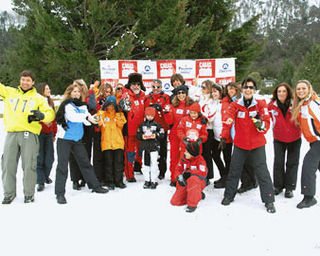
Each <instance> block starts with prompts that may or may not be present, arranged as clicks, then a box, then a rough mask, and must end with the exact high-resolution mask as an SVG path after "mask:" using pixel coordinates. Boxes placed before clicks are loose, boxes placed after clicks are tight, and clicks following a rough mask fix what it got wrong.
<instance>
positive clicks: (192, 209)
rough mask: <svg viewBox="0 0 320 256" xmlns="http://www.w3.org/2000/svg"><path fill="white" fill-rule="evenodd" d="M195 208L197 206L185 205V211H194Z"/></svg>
mask: <svg viewBox="0 0 320 256" xmlns="http://www.w3.org/2000/svg"><path fill="white" fill-rule="evenodd" d="M196 209H197V207H196V206H195V207H192V206H187V208H186V212H194V211H195V210H196Z"/></svg>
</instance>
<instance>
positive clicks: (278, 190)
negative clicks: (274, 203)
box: [274, 188, 283, 196]
mask: <svg viewBox="0 0 320 256" xmlns="http://www.w3.org/2000/svg"><path fill="white" fill-rule="evenodd" d="M282 190H283V189H282V188H274V194H275V195H276V196H277V195H279V194H281V193H282Z"/></svg>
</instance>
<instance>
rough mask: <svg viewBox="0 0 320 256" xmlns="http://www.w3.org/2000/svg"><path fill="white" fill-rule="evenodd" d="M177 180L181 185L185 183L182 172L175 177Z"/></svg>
mask: <svg viewBox="0 0 320 256" xmlns="http://www.w3.org/2000/svg"><path fill="white" fill-rule="evenodd" d="M177 182H178V183H179V185H180V186H181V187H185V186H186V185H187V183H186V180H185V179H184V177H183V174H180V175H179V176H178V177H177Z"/></svg>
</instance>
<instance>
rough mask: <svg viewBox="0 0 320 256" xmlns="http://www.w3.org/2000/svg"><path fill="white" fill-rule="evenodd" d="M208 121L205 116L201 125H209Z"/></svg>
mask: <svg viewBox="0 0 320 256" xmlns="http://www.w3.org/2000/svg"><path fill="white" fill-rule="evenodd" d="M207 122H208V120H207V118H205V117H204V116H203V117H202V118H201V124H207Z"/></svg>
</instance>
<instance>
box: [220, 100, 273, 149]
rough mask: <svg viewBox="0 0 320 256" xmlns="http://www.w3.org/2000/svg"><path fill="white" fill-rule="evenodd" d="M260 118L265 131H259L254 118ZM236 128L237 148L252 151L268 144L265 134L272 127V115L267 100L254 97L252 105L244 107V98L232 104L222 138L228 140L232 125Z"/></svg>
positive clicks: (235, 139) (235, 140) (235, 142)
mask: <svg viewBox="0 0 320 256" xmlns="http://www.w3.org/2000/svg"><path fill="white" fill-rule="evenodd" d="M257 116H259V117H260V119H261V120H262V122H263V130H262V131H258V129H257V128H256V127H255V125H254V123H253V121H252V119H251V118H252V117H256V118H257ZM233 123H234V126H235V136H234V139H233V143H234V145H235V146H237V147H239V148H241V149H244V150H252V149H255V148H259V147H262V146H263V145H265V144H266V139H265V137H264V134H265V133H266V132H267V131H268V130H269V127H270V115H269V112H268V106H267V103H266V102H265V100H263V99H256V98H255V97H253V99H252V103H251V105H250V106H249V107H248V108H246V107H245V106H244V102H243V97H242V98H240V99H239V100H237V101H235V102H232V103H231V104H230V106H229V108H228V111H227V121H226V122H225V123H224V124H223V129H222V133H221V137H222V138H224V139H227V138H228V137H229V136H230V129H231V127H232V124H233Z"/></svg>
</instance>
